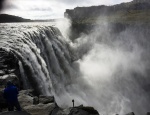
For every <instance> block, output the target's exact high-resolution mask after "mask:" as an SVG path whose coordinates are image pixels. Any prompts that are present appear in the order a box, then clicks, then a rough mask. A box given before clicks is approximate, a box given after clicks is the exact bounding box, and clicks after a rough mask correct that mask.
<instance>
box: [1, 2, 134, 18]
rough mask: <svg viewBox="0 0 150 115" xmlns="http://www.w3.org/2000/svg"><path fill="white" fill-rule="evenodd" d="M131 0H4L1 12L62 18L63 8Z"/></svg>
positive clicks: (29, 16) (35, 16)
mask: <svg viewBox="0 0 150 115" xmlns="http://www.w3.org/2000/svg"><path fill="white" fill-rule="evenodd" d="M129 1H131V0H5V2H4V7H3V10H2V11H1V13H7V14H12V15H17V16H21V17H23V18H28V19H54V18H63V15H64V12H65V9H73V8H75V7H77V6H91V5H112V4H118V3H122V2H129Z"/></svg>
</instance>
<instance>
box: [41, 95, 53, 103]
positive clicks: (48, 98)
mask: <svg viewBox="0 0 150 115" xmlns="http://www.w3.org/2000/svg"><path fill="white" fill-rule="evenodd" d="M54 102H55V99H54V96H44V95H40V96H39V103H42V104H47V103H54Z"/></svg>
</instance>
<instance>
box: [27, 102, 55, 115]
mask: <svg viewBox="0 0 150 115" xmlns="http://www.w3.org/2000/svg"><path fill="white" fill-rule="evenodd" d="M54 108H55V104H54V103H48V104H42V103H40V104H38V105H29V106H26V107H24V109H25V110H26V111H27V112H29V113H30V114H31V115H50V114H51V112H52V111H53V109H54Z"/></svg>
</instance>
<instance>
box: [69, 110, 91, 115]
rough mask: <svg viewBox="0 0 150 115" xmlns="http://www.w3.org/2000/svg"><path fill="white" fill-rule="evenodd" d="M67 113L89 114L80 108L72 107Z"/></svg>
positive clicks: (76, 114)
mask: <svg viewBox="0 0 150 115" xmlns="http://www.w3.org/2000/svg"><path fill="white" fill-rule="evenodd" d="M69 115H90V114H89V113H88V112H87V111H84V110H82V109H79V108H72V109H71V111H70V114H69Z"/></svg>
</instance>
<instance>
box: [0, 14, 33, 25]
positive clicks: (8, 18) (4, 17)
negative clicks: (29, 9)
mask: <svg viewBox="0 0 150 115" xmlns="http://www.w3.org/2000/svg"><path fill="white" fill-rule="evenodd" d="M30 21H32V20H30V19H24V18H21V17H18V16H13V15H8V14H0V23H10V22H30Z"/></svg>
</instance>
